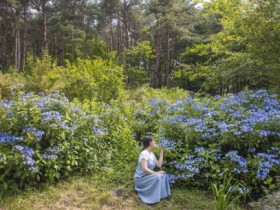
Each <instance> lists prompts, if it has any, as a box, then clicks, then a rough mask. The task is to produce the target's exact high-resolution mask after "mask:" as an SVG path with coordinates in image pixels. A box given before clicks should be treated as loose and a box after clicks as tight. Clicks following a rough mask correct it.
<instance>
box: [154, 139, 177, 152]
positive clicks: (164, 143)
mask: <svg viewBox="0 0 280 210" xmlns="http://www.w3.org/2000/svg"><path fill="white" fill-rule="evenodd" d="M159 140H160V142H159V143H158V144H157V145H158V146H159V147H164V148H165V149H166V150H172V149H174V148H175V146H176V142H175V141H173V140H168V139H166V138H165V137H160V138H159Z"/></svg>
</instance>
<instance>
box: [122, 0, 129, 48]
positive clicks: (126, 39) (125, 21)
mask: <svg viewBox="0 0 280 210" xmlns="http://www.w3.org/2000/svg"><path fill="white" fill-rule="evenodd" d="M128 12H129V5H128V4H127V2H126V1H124V3H123V32H124V48H125V49H127V48H128V47H129V46H128V43H129V29H128Z"/></svg>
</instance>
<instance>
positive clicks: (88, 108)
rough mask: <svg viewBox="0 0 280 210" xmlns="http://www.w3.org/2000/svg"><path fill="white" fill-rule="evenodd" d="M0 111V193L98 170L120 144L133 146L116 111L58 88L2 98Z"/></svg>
mask: <svg viewBox="0 0 280 210" xmlns="http://www.w3.org/2000/svg"><path fill="white" fill-rule="evenodd" d="M108 110H110V111H108ZM0 116H1V119H0V188H1V189H2V190H1V192H2V193H3V192H8V191H9V192H14V191H16V190H20V189H23V188H25V187H27V186H36V185H38V184H39V183H42V182H52V181H56V180H58V179H60V178H62V177H67V176H69V175H71V174H73V173H75V172H79V173H87V172H89V171H96V170H102V168H104V167H105V166H107V165H108V164H109V163H110V160H111V159H113V160H116V159H118V158H117V157H116V156H115V155H117V154H119V153H120V151H121V150H123V149H124V148H125V149H124V151H126V150H130V151H131V153H132V154H133V149H135V142H134V141H132V137H130V136H131V132H130V130H129V129H127V126H126V125H125V123H126V120H125V119H122V117H121V115H120V114H117V113H115V112H113V110H112V109H110V108H106V107H103V105H102V104H98V103H94V102H84V103H83V104H80V103H78V102H75V103H73V102H69V101H68V99H67V98H66V97H64V96H63V95H62V94H60V93H58V92H54V93H53V94H50V95H47V96H46V95H44V93H41V94H39V95H35V94H33V93H27V94H21V95H19V96H18V95H16V96H15V97H14V98H13V99H11V100H3V101H1V102H0ZM120 140H122V141H120ZM126 142H129V143H126ZM125 155H126V154H123V156H125ZM114 156H115V157H114ZM125 157H126V156H125ZM126 158H127V157H126Z"/></svg>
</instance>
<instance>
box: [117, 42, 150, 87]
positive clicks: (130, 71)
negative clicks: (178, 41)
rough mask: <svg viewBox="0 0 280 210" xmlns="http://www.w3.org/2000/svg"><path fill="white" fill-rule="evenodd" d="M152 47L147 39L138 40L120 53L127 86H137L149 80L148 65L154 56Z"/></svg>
mask: <svg viewBox="0 0 280 210" xmlns="http://www.w3.org/2000/svg"><path fill="white" fill-rule="evenodd" d="M153 53H154V52H153V49H152V46H151V43H150V42H149V41H142V42H138V43H137V44H136V45H135V46H133V47H132V48H130V49H126V50H125V51H124V52H123V54H122V60H123V65H124V68H125V74H126V76H127V87H128V88H133V87H139V86H141V85H143V84H145V83H148V82H149V81H150V75H149V72H150V66H151V62H152V59H153V58H154V55H153Z"/></svg>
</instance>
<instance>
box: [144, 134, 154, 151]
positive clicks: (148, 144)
mask: <svg viewBox="0 0 280 210" xmlns="http://www.w3.org/2000/svg"><path fill="white" fill-rule="evenodd" d="M153 140H154V139H153V137H151V136H145V137H144V138H143V140H142V142H143V146H144V149H146V148H147V147H148V146H150V143H151V142H152V141H153Z"/></svg>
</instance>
